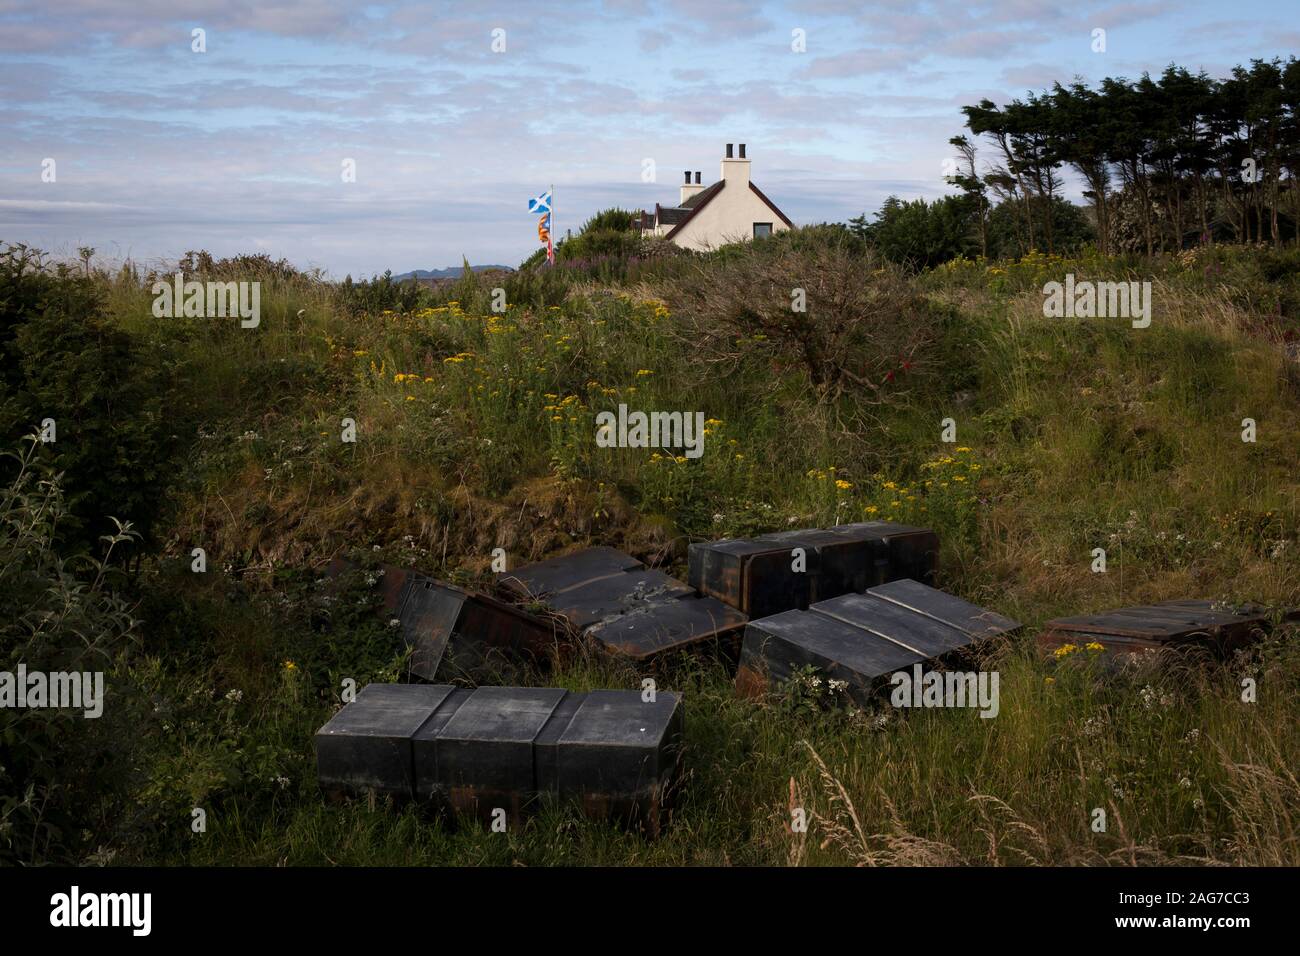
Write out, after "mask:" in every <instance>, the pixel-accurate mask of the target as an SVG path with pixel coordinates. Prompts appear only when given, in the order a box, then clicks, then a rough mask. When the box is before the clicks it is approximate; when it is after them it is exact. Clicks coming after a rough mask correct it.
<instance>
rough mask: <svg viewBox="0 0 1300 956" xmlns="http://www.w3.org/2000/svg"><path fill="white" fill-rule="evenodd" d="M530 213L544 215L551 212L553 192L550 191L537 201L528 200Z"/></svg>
mask: <svg viewBox="0 0 1300 956" xmlns="http://www.w3.org/2000/svg"><path fill="white" fill-rule="evenodd" d="M528 211H529V212H535V213H543V212H550V211H551V191H550V190H549V189H548V190H546V192H544V193H542V194H541V195H540V196H538V197H537V198H536V199H530V200H528Z"/></svg>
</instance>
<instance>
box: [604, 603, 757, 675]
mask: <svg viewBox="0 0 1300 956" xmlns="http://www.w3.org/2000/svg"><path fill="white" fill-rule="evenodd" d="M748 620H749V618H748V617H746V616H745V615H744V614H742V613H741V612H739V611H737V610H736V609H735V608H730V607H727V605H725V604H723V603H722V602H721V601H715V600H714V599H713V598H707V597H699V596H691V597H684V598H681V599H679V600H675V601H664V602H662V603H659V604H653V605H649V606H647V607H644V608H640V609H637V610H633V611H630V612H628V613H626V614H620V615H618V616H616V617H611V618H609V619H607V620H605V621H602V622H600V623H599V624H594V625H592V626H591V627H589V628H588V629H587V631H586V633H587V634H588V636H590V637H592V638H594V639H595V640H597V641H599V642H600V643H601V644H602V645H603V646H604V647H605V648H606V649H608V650H611V651H614V652H616V653H619V654H623V655H626V656H627V657H630V658H632V659H633V660H637V661H646V660H649V659H650V658H653V657H655V656H656V655H659V654H663V653H666V652H669V651H683V650H687V649H689V648H692V647H695V646H698V645H701V644H705V643H707V642H710V641H716V642H719V643H720V644H721V649H722V650H724V651H729V652H730V653H731V654H732V655H734V654H735V651H736V645H737V644H738V642H739V638H740V636H741V633H742V628H744V626H745V623H746V621H748ZM732 659H733V660H734V659H735V658H734V656H733V657H732Z"/></svg>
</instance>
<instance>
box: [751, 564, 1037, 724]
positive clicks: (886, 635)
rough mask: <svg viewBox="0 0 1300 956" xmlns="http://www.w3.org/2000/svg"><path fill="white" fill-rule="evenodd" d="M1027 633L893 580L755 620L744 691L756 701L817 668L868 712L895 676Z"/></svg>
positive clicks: (957, 600) (984, 612) (952, 600)
mask: <svg viewBox="0 0 1300 956" xmlns="http://www.w3.org/2000/svg"><path fill="white" fill-rule="evenodd" d="M1019 627H1020V624H1019V622H1017V621H1013V620H1012V619H1010V618H1008V617H1004V616H1002V615H1001V614H997V613H995V612H993V611H988V610H985V609H983V608H980V607H976V606H975V605H973V604H970V603H969V602H967V601H963V600H961V599H960V598H956V597H953V596H952V595H950V594H945V593H944V592H942V591H938V590H936V589H934V588H932V587H929V586H927V585H924V584H921V583H919V582H917V581H910V580H903V581H893V582H890V583H887V584H883V585H880V586H878V587H874V588H870V589H868V590H867V591H866V592H865V593H863V594H844V595H841V596H839V597H836V598H831V599H830V600H827V601H819V602H818V603H816V604H813V605H812V606H811V607H810V608H809V609H808V610H806V611H800V610H790V611H783V612H782V613H780V614H777V615H774V616H772V617H767V618H761V619H759V620H756V621H750V623H749V626H748V627H747V628H746V629H745V640H744V644H743V646H742V648H741V655H740V666H739V668H738V669H737V672H736V689H737V691H738V692H739V693H741V694H742V695H746V696H756V695H759V694H761V693H763V692H765V691H767V690H768V689H772V688H775V687H776V686H779V685H780V684H782V683H784V682H785V681H787V680H789V679H790V677H791V675H792V674H793V673H794V672H795V671H797V670H800V669H801V668H804V667H807V666H811V667H812V668H814V669H815V670H816V671H817V672H818V674H819V675H820V676H822V677H824V678H825V679H828V680H835V681H843V682H845V684H846V685H847V686H846V688H845V692H846V693H847V694H848V695H849V697H850V698H851V699H852V700H853V701H854V702H855V703H857V704H858V705H859V706H866V705H867V704H868V703H869V702H870V700H871V698H872V697H873V696H874V695H875V694H876V692H877V691H878V690H879V689H880V686H881V684H882V682H883V681H884V680H885V679H886V678H887V677H888V676H889V675H891V674H893V673H894V672H895V671H900V670H906V669H908V668H910V667H912V666H913V665H915V664H925V663H927V662H934V663H938V664H949V663H955V662H956V661H957V660H959V659H961V658H962V656H963V654H964V652H966V651H968V650H969V649H971V648H972V647H973V646H974V645H975V644H977V643H978V642H980V641H983V640H985V639H987V638H990V637H994V636H997V635H1000V634H1008V633H1011V632H1012V631H1014V630H1016V629H1017V628H1019Z"/></svg>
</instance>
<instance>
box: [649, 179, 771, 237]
mask: <svg viewBox="0 0 1300 956" xmlns="http://www.w3.org/2000/svg"><path fill="white" fill-rule="evenodd" d="M726 185H727V181H726V180H725V179H719V180H718V181H717V182H716V183H714V184H713V185H712V186H710V187H709V188H708V189H706V190H704V191H703V192H698V193H696V194H695V195H694V196H692V197H691V198H690V199H688V200H686V202H684V203H682V208H685V209H686V218H684V219H682V220H680V221H678V222H677V224H676V225H675V226H673V228H672V229H670V230H669V231H668V234H667V235H665V236H664V238H665V239H671V238H672V237H673V236H674V235H676V234H677V233H678V232H680V231H681V230H682V229H683V228H684V227H685V226H686V224H687V223H688V222H690V221H691V220H692V219H693V218H695V214H696V213H697V212H699V211H700V210H701V209H703V208H704V207H705V206H707V205H708V204H709V202H710V200H712V199H713V197H714V196H716V195H717V194H718V193H720V192H722V190H723V188H725V187H726ZM749 188H750V189H752V190H753V191H754V195H755V196H757V197H758V198H759V199H761V200H763V203H764V204H765V205H766V206H767V208H768V209H770V210H772V212H774V213H776V214H777V216H778V217H780V219H781V221H782V222H783V223H785V224H786V225H787V226H790V227H791V228H793V227H794V223H792V222H791V221H790V220H789V219H788V218H787V217H786V214H785V213H783V212H782V211H781V210H779V209H777V208H776V204H775V203H774V202H772V200H770V199H768V198H767V196H766V195H765V194H764V193H763V190H761V189H759V188H758V187H757V186H755V185H754V184H753V183H752V182H751V183H750V184H749ZM659 221H660V222H667V220H664V219H661V220H659Z"/></svg>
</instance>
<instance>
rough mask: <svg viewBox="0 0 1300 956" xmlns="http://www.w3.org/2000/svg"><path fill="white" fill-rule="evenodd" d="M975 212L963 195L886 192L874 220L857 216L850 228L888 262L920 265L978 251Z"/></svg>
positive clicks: (970, 254)
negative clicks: (906, 197)
mask: <svg viewBox="0 0 1300 956" xmlns="http://www.w3.org/2000/svg"><path fill="white" fill-rule="evenodd" d="M975 215H976V207H975V206H974V204H973V203H972V202H971V201H970V200H969V199H968V198H967V197H964V196H942V197H940V198H939V199H936V200H934V201H933V202H926V201H925V200H924V199H915V200H912V201H910V202H905V201H903V200H900V199H898V198H897V197H895V196H890V197H889V198H888V199H886V200H885V204H884V205H883V206H881V207H880V212H878V213H877V214H876V219H875V221H874V222H871V223H867V222H865V217H862V216H859V217H858V218H857V219H855V220H853V221H852V223H851V226H850V228H851V229H852V230H853V231H854V233H855V234H857V235H859V236H862V237H863V238H865V239H867V240H868V241H870V242H871V243H872V244H873V245H875V246H876V248H877V249H879V250H880V253H881V255H883V256H884V257H885V258H886V259H888V260H890V261H891V262H897V263H900V264H904V265H910V266H912V267H913V268H916V269H924V268H929V267H933V266H937V265H939V264H940V263H942V262H947V261H948V260H949V259H955V258H956V257H958V256H973V255H975V254H977V253H978V252H979V246H978V240H977V239H975V238H974V232H973V226H974V222H975Z"/></svg>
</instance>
